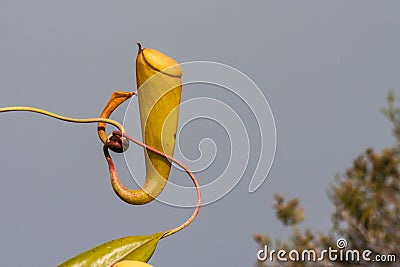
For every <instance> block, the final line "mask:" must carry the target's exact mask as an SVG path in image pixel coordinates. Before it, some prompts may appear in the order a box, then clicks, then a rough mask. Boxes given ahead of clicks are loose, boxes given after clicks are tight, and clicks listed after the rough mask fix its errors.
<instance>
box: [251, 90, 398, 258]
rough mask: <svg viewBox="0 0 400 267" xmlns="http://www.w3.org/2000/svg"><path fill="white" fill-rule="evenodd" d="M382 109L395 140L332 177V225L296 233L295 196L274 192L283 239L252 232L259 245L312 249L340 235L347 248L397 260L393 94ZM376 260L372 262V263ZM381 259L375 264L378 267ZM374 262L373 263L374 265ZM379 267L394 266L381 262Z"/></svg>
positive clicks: (298, 220) (301, 216) (298, 217)
mask: <svg viewBox="0 0 400 267" xmlns="http://www.w3.org/2000/svg"><path fill="white" fill-rule="evenodd" d="M387 99H388V107H387V108H384V109H383V110H382V111H383V113H384V114H385V116H386V117H387V118H388V119H389V120H390V122H391V123H392V124H393V134H394V137H395V138H396V144H395V145H393V147H390V148H385V149H383V150H382V151H380V152H376V151H374V150H373V149H372V148H368V149H366V151H365V152H363V153H362V154H360V155H359V156H357V157H356V158H355V159H354V161H353V163H352V166H351V167H350V168H349V169H348V170H347V171H346V172H345V173H344V174H343V175H337V176H336V177H335V180H334V182H333V184H332V185H331V187H330V190H329V193H328V195H329V197H330V199H331V201H332V203H333V204H334V207H335V210H334V212H333V214H332V223H333V227H332V230H331V232H330V233H328V234H324V233H314V232H313V231H311V230H308V229H307V230H305V231H301V230H300V228H299V224H300V223H301V222H302V221H303V219H304V214H303V213H304V210H303V208H302V207H299V201H298V200H297V199H291V200H288V201H285V198H284V197H283V196H280V195H276V196H275V204H274V209H275V210H276V216H277V218H278V219H279V220H280V221H281V223H282V224H283V225H285V226H289V227H290V228H291V230H292V234H291V237H290V238H289V240H287V241H282V240H275V241H274V242H273V241H272V240H271V239H270V238H269V237H268V236H265V235H262V234H257V235H255V236H254V238H255V240H256V242H257V243H258V244H259V245H260V247H261V248H263V247H264V245H265V244H268V246H270V247H272V248H273V249H276V250H279V249H284V250H286V251H290V250H291V249H296V250H297V251H302V250H307V249H313V250H315V251H316V252H317V253H318V252H320V251H321V250H322V249H326V248H328V247H332V248H336V240H337V238H338V237H343V238H345V239H346V240H347V242H348V245H347V248H349V249H352V250H353V249H354V250H359V251H363V250H366V249H368V250H371V251H372V252H373V254H372V256H371V258H372V257H373V256H374V255H377V254H379V255H389V254H394V255H396V258H397V264H399V261H400V171H399V167H400V153H399V152H400V108H399V107H396V106H395V97H394V94H393V92H390V93H389V95H388V98H387ZM375 264H376V263H375ZM257 265H258V266H366V265H368V266H374V264H373V263H371V262H369V263H366V262H362V261H361V262H343V261H341V262H332V261H327V260H326V261H323V262H293V261H292V262H286V263H284V262H278V261H275V262H270V261H265V262H258V263H257ZM382 265H383V264H382V263H381V264H380V265H379V266H382ZM376 266H378V265H377V264H376ZM384 266H398V265H396V263H386V265H384Z"/></svg>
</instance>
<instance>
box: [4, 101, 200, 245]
mask: <svg viewBox="0 0 400 267" xmlns="http://www.w3.org/2000/svg"><path fill="white" fill-rule="evenodd" d="M121 103H122V102H121ZM11 111H26V112H33V113H39V114H42V115H45V116H49V117H52V118H55V119H58V120H62V121H67V122H72V123H102V125H103V124H111V125H113V126H115V127H116V128H118V129H119V131H114V132H113V133H112V134H111V135H110V136H109V137H108V138H107V139H106V140H105V142H104V147H103V151H104V156H105V158H106V160H107V163H108V166H109V172H110V179H111V182H112V183H118V184H119V185H120V186H122V187H124V186H123V185H122V183H121V181H120V180H119V178H118V174H117V171H116V169H115V166H114V163H113V160H112V158H111V156H110V153H109V152H108V150H109V149H110V150H112V151H114V152H117V153H122V152H124V151H126V150H127V149H128V147H129V141H132V142H134V143H136V144H137V145H139V146H142V147H143V148H145V149H148V150H150V151H152V152H154V153H156V154H158V155H161V156H163V157H166V158H167V159H168V160H170V161H172V162H175V163H176V164H178V165H179V166H180V167H182V169H184V170H185V171H186V173H187V174H188V175H189V176H190V178H191V179H192V181H193V184H194V185H195V187H196V191H197V196H198V200H197V204H196V208H195V210H194V212H193V214H192V215H191V217H190V218H189V219H187V220H186V222H184V223H183V224H182V225H180V226H178V227H176V228H174V229H171V230H168V231H165V233H164V235H163V236H162V238H165V237H167V236H170V235H172V234H175V233H176V232H179V231H180V230H182V229H184V228H186V227H187V226H188V225H189V224H190V223H191V222H192V221H193V220H194V219H195V218H196V216H197V214H198V212H199V210H200V207H201V192H200V186H199V183H198V182H197V179H196V177H195V176H194V175H193V173H192V172H191V171H190V170H189V169H188V168H187V167H186V166H185V165H184V164H183V163H181V162H180V161H178V160H177V159H175V158H174V157H171V156H169V155H167V154H165V153H163V152H161V151H159V150H157V149H155V148H153V147H150V146H148V145H146V144H145V143H142V142H140V141H139V140H137V139H135V138H134V137H131V136H129V135H128V134H126V133H125V129H124V127H123V126H122V125H121V124H120V123H118V122H117V121H115V120H112V119H109V118H108V116H109V115H110V114H111V112H112V111H111V112H109V114H107V115H105V116H107V118H104V117H103V118H87V119H77V118H70V117H65V116H61V115H58V114H56V113H53V112H49V111H46V110H43V109H39V108H33V107H26V106H15V107H3V108H0V113H3V112H11ZM103 115H104V114H103ZM127 140H129V141H127ZM113 188H114V186H113Z"/></svg>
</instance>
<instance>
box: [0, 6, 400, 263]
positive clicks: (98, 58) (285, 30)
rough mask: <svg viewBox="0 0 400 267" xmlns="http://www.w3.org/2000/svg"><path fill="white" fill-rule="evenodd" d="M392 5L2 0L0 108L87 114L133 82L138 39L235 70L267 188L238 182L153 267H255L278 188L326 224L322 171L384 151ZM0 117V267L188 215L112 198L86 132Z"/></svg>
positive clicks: (396, 40) (54, 256)
mask: <svg viewBox="0 0 400 267" xmlns="http://www.w3.org/2000/svg"><path fill="white" fill-rule="evenodd" d="M398 10H400V4H399V3H398V2H397V1H385V2H377V1H351V2H349V1H330V2H327V1H323V2H321V1H301V2H287V1H285V2H283V1H279V2H278V1H276V2H272V1H265V2H263V3H262V4H261V3H258V4H249V3H245V2H242V1H240V2H239V1H219V2H213V1H201V2H197V3H188V2H187V3H184V2H183V1H182V2H180V1H167V2H165V3H154V2H151V3H150V2H140V1H4V0H3V1H0V36H1V37H0V38H1V42H0V58H1V61H0V88H1V101H0V105H1V106H9V105H32V106H37V107H42V108H46V109H48V110H51V111H54V112H58V113H61V114H69V115H71V116H76V117H92V116H95V115H97V114H98V113H99V112H100V110H101V109H102V106H103V105H104V103H105V102H106V100H107V99H108V97H109V96H110V94H111V92H112V91H113V90H116V89H120V90H129V89H130V88H133V87H135V79H134V58H135V54H136V51H137V50H136V47H135V43H136V42H137V41H140V42H142V44H143V45H144V46H146V47H152V48H156V49H159V50H161V51H164V52H165V53H167V54H168V55H170V56H172V57H174V58H175V59H177V60H178V61H179V62H184V61H190V60H212V61H218V62H222V63H225V64H228V65H231V66H233V67H235V68H237V69H239V70H241V71H243V72H245V73H246V74H247V75H249V76H250V77H251V78H252V79H253V80H254V81H255V82H256V83H257V84H258V85H259V87H260V88H261V89H262V90H263V92H264V94H265V95H266V97H267V98H268V100H269V103H270V105H271V108H272V110H273V112H274V116H275V120H276V124H277V131H278V150H277V155H276V160H275V163H274V166H273V168H272V170H271V173H270V175H269V178H268V180H267V182H266V183H265V184H264V185H263V186H262V187H261V189H260V190H259V191H257V192H256V193H255V194H251V195H250V194H248V193H247V187H248V182H249V177H247V178H246V177H245V178H244V179H243V181H242V182H241V183H240V184H239V185H238V186H237V187H236V188H235V190H233V191H232V192H231V193H230V194H229V195H227V196H226V197H225V198H223V199H222V200H220V201H218V202H216V203H214V204H212V205H209V206H206V207H204V208H203V209H202V210H201V213H200V214H199V217H198V219H197V220H196V221H195V223H194V224H193V225H192V226H191V227H190V228H189V229H187V230H185V231H184V232H181V233H179V234H178V235H176V236H174V237H171V238H168V239H166V240H163V241H162V242H160V245H159V247H158V249H157V251H156V254H155V255H154V256H153V258H152V260H151V263H152V264H153V265H155V266H175V265H178V266H204V265H210V266H219V265H220V266H251V265H252V264H253V263H254V261H255V259H256V254H255V253H256V251H257V247H256V244H255V243H254V241H253V240H252V237H251V235H252V233H253V232H265V233H268V234H270V235H272V236H274V237H285V236H287V229H284V228H282V227H281V226H280V225H279V223H278V222H276V220H275V218H274V214H273V211H272V209H271V207H270V206H271V205H272V199H273V194H274V193H276V192H279V193H283V194H285V195H288V196H292V197H300V199H301V200H302V203H303V204H304V205H305V206H306V208H307V217H308V221H307V223H306V226H310V227H313V228H317V229H321V230H326V229H329V227H330V223H329V222H330V218H329V215H330V212H331V210H332V206H331V205H330V202H329V200H328V198H327V197H326V194H325V191H326V189H327V188H328V183H329V181H331V180H332V179H333V175H334V174H335V173H337V172H343V171H344V170H345V168H346V167H347V166H349V164H350V162H351V159H352V158H353V157H354V156H355V155H357V154H358V153H359V152H361V151H362V150H363V149H364V148H366V147H367V146H374V147H376V148H381V147H384V146H388V145H390V144H392V143H393V140H392V138H391V133H390V125H389V123H388V122H387V121H386V120H385V119H384V117H383V116H382V115H381V114H380V113H379V108H380V107H382V106H384V105H385V96H386V93H387V91H388V89H390V88H393V89H395V91H397V92H400V76H399V72H398V71H399V68H400V51H399V49H398V47H400V32H399V30H398V29H399V28H400V18H399V16H398ZM122 114H123V112H122V111H121V112H118V113H117V114H116V118H117V119H120V120H122ZM0 120H1V135H2V140H3V144H2V151H3V153H2V156H1V161H0V162H2V163H1V168H2V175H1V179H0V190H1V194H0V203H1V204H0V209H1V214H2V216H1V217H2V219H1V223H0V225H1V227H0V235H1V237H2V238H1V239H2V241H1V242H0V251H1V257H0V265H4V266H6V265H10V266H52V265H56V264H57V263H60V262H61V261H63V260H65V259H66V258H68V257H70V256H72V255H74V254H76V253H78V252H80V251H82V250H85V249H87V248H89V247H91V246H93V245H95V244H98V243H101V242H104V241H107V240H111V239H113V238H116V237H119V236H125V235H131V234H144V233H153V232H155V231H158V230H162V229H165V228H170V227H173V226H175V225H177V224H179V223H180V222H182V221H183V220H184V219H185V218H186V217H187V216H188V215H189V214H190V212H191V210H185V209H179V208H172V207H168V206H165V205H163V204H160V203H152V204H150V205H147V206H143V207H130V206H128V205H125V204H123V203H122V202H121V201H119V199H117V198H116V197H115V196H114V194H113V193H112V190H111V188H110V185H109V181H108V175H107V173H106V163H105V161H104V159H103V157H102V153H101V146H100V144H99V142H98V140H97V139H96V133H95V127H94V126H87V125H79V126H74V125H71V124H66V123H62V122H56V121H54V120H52V119H48V118H44V117H40V116H38V115H34V114H2V115H1V116H0ZM189 133H190V131H189V130H188V134H189ZM116 159H119V166H118V167H119V170H120V172H121V175H123V176H125V177H126V176H127V175H128V172H127V171H126V169H125V168H124V162H123V158H122V157H116ZM217 248H218V249H217ZM178 259H179V263H178Z"/></svg>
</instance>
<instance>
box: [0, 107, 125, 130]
mask: <svg viewBox="0 0 400 267" xmlns="http://www.w3.org/2000/svg"><path fill="white" fill-rule="evenodd" d="M11 111H27V112H33V113H39V114H42V115H46V116H49V117H52V118H55V119H58V120H62V121H67V122H73V123H94V122H104V123H108V124H111V125H114V126H115V127H117V128H118V129H119V130H120V131H121V132H123V133H125V129H124V127H123V126H122V125H121V124H120V123H119V122H117V121H115V120H112V119H103V118H88V119H76V118H69V117H65V116H61V115H58V114H55V113H53V112H50V111H46V110H43V109H40V108H33V107H24V106H16V107H5V108H0V113H2V112H11Z"/></svg>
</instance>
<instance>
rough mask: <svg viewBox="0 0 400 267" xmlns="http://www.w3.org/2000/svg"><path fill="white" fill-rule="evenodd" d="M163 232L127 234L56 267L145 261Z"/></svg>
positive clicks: (89, 266) (97, 265) (101, 266)
mask: <svg viewBox="0 0 400 267" xmlns="http://www.w3.org/2000/svg"><path fill="white" fill-rule="evenodd" d="M163 234H164V232H160V233H156V234H153V235H148V236H128V237H123V238H119V239H115V240H112V241H109V242H107V243H104V244H102V245H99V246H97V247H94V248H92V249H89V250H87V251H85V252H83V253H81V254H79V255H77V256H75V257H73V258H72V259H69V260H67V261H66V262H64V263H62V264H60V265H58V266H57V267H106V266H107V267H108V266H112V265H113V264H115V263H117V262H119V261H122V260H135V261H142V262H147V261H148V260H149V259H150V257H151V256H152V255H153V253H154V250H155V249H156V246H157V243H158V241H159V240H160V239H161V237H162V236H163Z"/></svg>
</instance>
